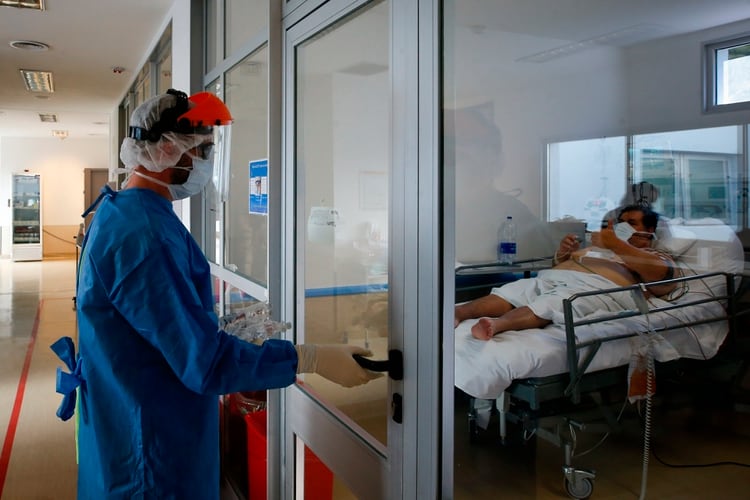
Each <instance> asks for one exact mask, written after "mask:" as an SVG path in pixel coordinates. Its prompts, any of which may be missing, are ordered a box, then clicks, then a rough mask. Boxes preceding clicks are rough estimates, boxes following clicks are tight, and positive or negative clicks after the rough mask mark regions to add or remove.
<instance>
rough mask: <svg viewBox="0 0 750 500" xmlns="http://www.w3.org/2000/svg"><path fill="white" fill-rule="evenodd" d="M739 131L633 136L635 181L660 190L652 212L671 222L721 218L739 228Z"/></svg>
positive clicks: (718, 129) (724, 129) (721, 129)
mask: <svg viewBox="0 0 750 500" xmlns="http://www.w3.org/2000/svg"><path fill="white" fill-rule="evenodd" d="M741 154H742V127H740V126H731V127H712V128H704V129H694V130H679V131H673V132H661V133H655V134H639V135H635V136H634V137H633V166H634V175H635V177H636V178H637V179H640V180H644V181H649V182H651V183H652V184H654V185H655V186H656V187H657V188H658V189H659V200H657V204H656V210H657V211H659V212H660V213H662V214H663V215H665V216H667V217H670V218H677V217H680V218H684V219H702V218H705V217H709V218H715V219H719V220H721V221H722V222H724V223H725V224H727V225H729V226H732V227H734V228H735V229H738V228H739V224H740V219H741V217H740V214H741V212H742V206H741V205H740V197H739V196H737V193H739V191H740V169H739V165H740V159H741Z"/></svg>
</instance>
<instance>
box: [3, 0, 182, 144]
mask: <svg viewBox="0 0 750 500" xmlns="http://www.w3.org/2000/svg"><path fill="white" fill-rule="evenodd" d="M45 4H46V10H44V11H41V12H40V11H37V10H31V9H18V8H14V7H5V6H0V137H52V130H68V132H69V137H79V138H82V137H91V136H97V135H98V136H108V135H109V132H110V130H109V120H110V115H111V113H112V111H113V110H114V109H116V107H117V105H118V104H119V102H120V100H121V99H122V97H123V96H124V95H125V93H126V91H127V89H128V88H129V87H130V85H131V83H132V81H133V79H134V77H135V74H136V73H137V72H138V70H139V69H140V66H141V65H142V64H143V61H144V60H145V54H146V53H147V52H148V51H149V49H150V48H151V46H152V45H153V43H154V41H155V40H156V39H157V38H158V36H159V34H160V33H159V31H160V30H161V29H162V28H163V26H164V25H165V21H166V16H167V13H168V11H169V8H170V6H171V4H172V0H127V1H123V0H46V1H45ZM14 40H32V41H36V42H42V43H45V44H47V45H49V47H50V49H49V50H48V51H45V52H39V51H24V50H18V49H14V48H12V47H11V46H10V42H12V41H14ZM116 66H120V67H123V68H125V71H123V72H122V73H121V74H117V73H115V72H114V71H113V68H114V67H116ZM20 69H33V70H43V71H51V72H52V73H53V77H54V86H55V92H54V93H53V94H51V95H49V96H48V97H47V96H46V95H45V96H44V97H47V98H46V99H44V98H40V97H38V95H39V94H35V93H32V92H29V91H27V90H26V88H25V86H24V83H23V80H22V79H21V74H20V72H19V70H20ZM40 113H54V114H57V115H58V122H57V123H42V122H41V121H40V119H39V114H40Z"/></svg>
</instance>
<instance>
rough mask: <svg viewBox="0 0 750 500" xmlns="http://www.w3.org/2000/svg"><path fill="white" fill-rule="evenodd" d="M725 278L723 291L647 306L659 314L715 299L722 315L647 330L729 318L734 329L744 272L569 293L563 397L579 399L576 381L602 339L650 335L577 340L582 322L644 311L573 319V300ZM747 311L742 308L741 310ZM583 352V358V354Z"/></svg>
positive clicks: (604, 340) (658, 330)
mask: <svg viewBox="0 0 750 500" xmlns="http://www.w3.org/2000/svg"><path fill="white" fill-rule="evenodd" d="M719 276H721V277H724V279H725V282H726V293H724V294H720V295H714V296H711V297H709V298H700V299H695V300H688V301H682V302H680V303H679V304H669V305H666V306H659V307H653V308H649V311H648V314H653V313H658V312H665V311H670V310H674V309H682V308H685V307H689V306H695V305H700V304H705V303H709V302H716V303H719V304H720V305H722V311H724V313H723V314H719V315H716V316H712V317H709V318H704V319H701V320H693V321H685V322H679V323H678V324H674V325H667V326H659V327H655V328H652V329H651V330H650V331H652V332H654V333H662V332H665V331H669V330H676V329H681V328H686V327H691V326H696V325H701V324H706V323H714V322H717V321H729V322H730V330H731V331H733V330H734V329H735V328H736V317H737V316H738V314H737V308H738V304H737V294H736V290H735V283H736V280H737V279H739V278H742V277H745V278H750V276H748V275H744V274H743V273H726V272H713V273H705V274H697V275H693V276H682V277H679V278H672V279H669V280H661V281H654V282H649V283H637V284H634V285H629V286H623V287H615V288H607V289H602V290H595V291H590V292H580V293H576V294H573V295H571V296H570V297H569V298H567V299H563V315H564V318H565V343H566V350H567V359H568V367H569V371H570V382H569V383H568V386H567V387H566V389H565V391H564V394H565V396H568V397H570V398H571V400H572V401H573V402H574V403H578V402H580V398H581V393H580V390H579V384H580V382H581V379H582V378H583V376H584V374H585V373H586V370H587V369H588V367H589V365H590V364H591V361H592V360H593V359H594V356H595V355H596V353H597V352H598V350H599V348H600V347H601V346H602V344H603V343H605V342H611V341H613V340H618V339H623V338H630V337H635V336H637V335H641V334H649V331H640V332H638V331H634V332H629V333H627V334H618V335H612V336H608V337H605V338H597V339H594V340H588V341H583V342H579V341H578V339H577V336H576V332H575V329H576V327H580V326H584V325H594V324H598V323H604V322H607V321H617V320H622V319H625V318H632V317H635V316H642V315H644V313H642V312H641V311H637V310H636V311H634V310H628V311H620V312H617V313H612V314H605V315H601V316H597V317H596V318H589V319H578V320H576V319H575V317H574V312H573V305H574V303H575V301H576V300H578V299H581V298H584V297H590V296H596V295H608V294H612V293H626V292H630V293H632V294H638V293H642V291H643V290H644V288H645V287H650V286H656V285H665V284H673V283H677V284H680V283H688V282H690V281H705V280H707V279H709V278H716V277H719ZM725 304H726V305H725ZM746 312H750V311H745V312H743V313H746ZM586 348H588V350H587V352H585V353H582V351H583V350H584V349H586ZM582 354H583V357H582Z"/></svg>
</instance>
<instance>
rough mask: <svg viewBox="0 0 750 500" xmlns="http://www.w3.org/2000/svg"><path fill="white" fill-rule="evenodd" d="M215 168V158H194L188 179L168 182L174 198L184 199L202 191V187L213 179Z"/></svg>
mask: <svg viewBox="0 0 750 500" xmlns="http://www.w3.org/2000/svg"><path fill="white" fill-rule="evenodd" d="M213 170H214V162H213V158H211V159H209V160H199V159H197V158H193V169H192V170H191V171H190V174H188V178H187V180H186V181H185V182H184V183H182V184H167V189H168V190H169V194H170V195H171V196H172V199H173V200H182V199H184V198H190V197H191V196H193V195H196V194H198V193H200V192H201V189H203V188H204V187H205V185H206V184H208V181H210V180H211V174H212V173H213Z"/></svg>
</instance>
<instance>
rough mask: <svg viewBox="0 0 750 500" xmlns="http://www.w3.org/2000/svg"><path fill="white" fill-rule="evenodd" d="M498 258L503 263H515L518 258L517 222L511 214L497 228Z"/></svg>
mask: <svg viewBox="0 0 750 500" xmlns="http://www.w3.org/2000/svg"><path fill="white" fill-rule="evenodd" d="M497 260H499V261H500V262H501V263H502V264H513V262H514V261H515V260H516V224H515V223H514V222H513V217H511V216H510V215H509V216H508V217H507V218H506V219H505V221H504V222H503V223H502V224H500V229H498V230H497Z"/></svg>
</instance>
